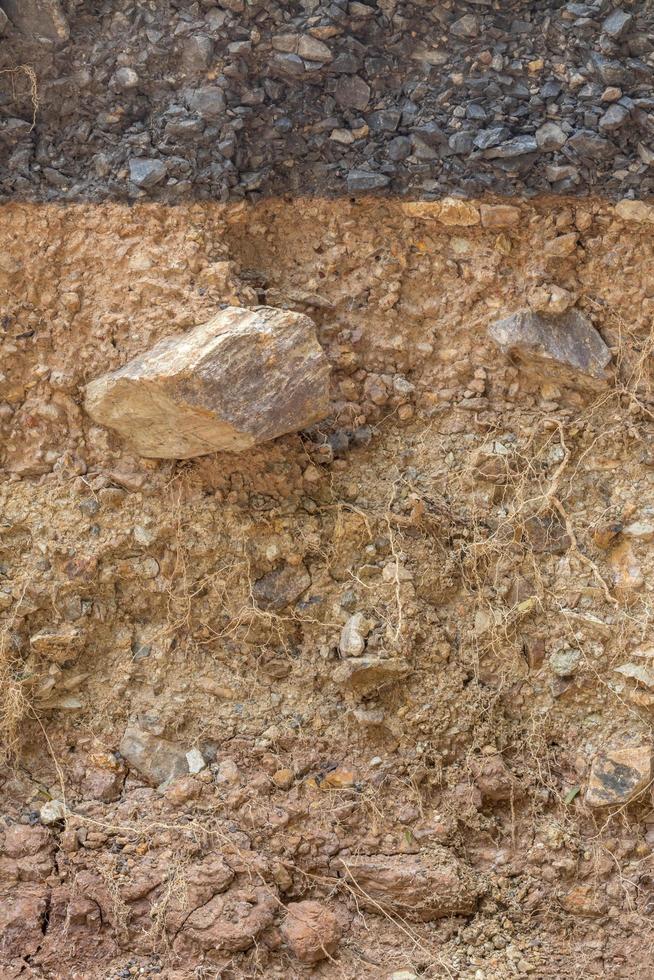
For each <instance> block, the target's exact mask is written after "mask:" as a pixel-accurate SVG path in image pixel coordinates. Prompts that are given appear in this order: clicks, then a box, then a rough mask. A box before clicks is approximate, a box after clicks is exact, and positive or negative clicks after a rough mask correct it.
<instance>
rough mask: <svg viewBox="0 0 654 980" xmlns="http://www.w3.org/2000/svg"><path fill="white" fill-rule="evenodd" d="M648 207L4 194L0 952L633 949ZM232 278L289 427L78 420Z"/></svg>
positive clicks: (642, 902) (616, 957) (0, 243)
mask: <svg viewBox="0 0 654 980" xmlns="http://www.w3.org/2000/svg"><path fill="white" fill-rule="evenodd" d="M356 6H357V5H356V4H350V7H356ZM147 9H148V10H149V8H147ZM212 9H213V10H216V9H218V8H212ZM476 16H478V17H480V18H484V17H486V16H490V13H489V10H487V9H486V8H485V7H483V6H481V7H478V8H476ZM519 36H521V37H522V36H523V35H519ZM151 43H154V42H151ZM651 221H652V208H651V207H650V206H648V205H645V204H643V203H639V202H626V203H625V202H623V203H622V204H620V205H618V206H617V207H615V208H614V207H613V206H610V205H608V204H606V203H603V202H600V201H597V200H594V199H589V200H587V201H584V202H580V201H578V200H577V201H575V200H574V199H561V198H559V199H551V198H550V199H542V200H541V199H538V200H535V201H532V202H531V203H527V202H525V201H521V200H517V199H515V200H513V201H512V202H511V204H507V203H506V202H504V203H501V202H500V201H498V200H490V199H488V200H485V201H483V202H479V201H465V202H464V201H460V200H452V199H447V198H446V199H443V200H441V201H439V202H435V203H429V202H425V201H415V202H406V203H401V202H398V201H378V200H377V201H375V200H369V199H367V200H359V201H355V202H347V201H343V200H341V201H338V202H333V203H329V202H327V201H316V200H311V199H301V200H297V199H296V200H294V201H292V202H288V201H283V200H272V199H271V200H269V201H267V202H263V203H261V204H259V205H258V206H252V205H246V204H236V205H230V206H228V207H223V206H220V205H217V204H214V205H203V206H200V205H198V204H195V205H193V204H186V205H180V206H179V207H176V208H166V207H164V206H161V205H157V204H143V205H136V206H135V207H132V208H127V207H124V206H121V205H119V204H116V203H113V204H110V203H107V204H104V205H96V206H85V205H76V206H69V207H66V208H64V207H61V206H60V205H46V206H36V205H32V204H26V203H23V204H19V203H15V204H12V205H6V206H5V207H4V209H3V213H2V222H1V225H0V235H1V238H0V291H1V296H2V303H3V308H4V310H3V319H2V322H1V325H2V331H1V332H0V355H1V370H2V374H1V375H0V446H1V453H2V456H1V464H2V483H1V484H0V609H1V610H2V612H1V614H0V615H1V621H0V675H1V676H0V692H1V695H0V696H1V698H2V704H1V710H2V725H3V730H2V746H3V750H4V752H5V755H6V764H5V766H4V768H3V769H2V775H1V777H0V855H1V856H0V893H1V894H0V936H1V939H0V950H1V952H0V961H1V962H2V976H3V977H7V978H11V977H21V978H28V977H34V978H37V977H38V978H49V980H58V978H60V977H63V976H66V977H73V978H80V980H81V978H85V980H86V978H91V980H100V978H102V980H107V978H111V980H117V978H127V977H130V976H146V977H148V976H153V977H154V976H159V977H163V978H167V980H190V978H199V977H211V978H214V977H216V978H217V977H221V978H224V980H236V978H246V977H247V978H254V977H259V976H261V977H305V976H306V977H309V976H311V977H324V978H362V977H370V978H383V980H388V978H390V977H394V978H395V980H415V978H419V980H432V978H441V977H456V978H462V980H506V978H507V977H514V976H515V977H534V978H551V977H555V976H560V977H579V976H598V977H611V978H618V977H619V978H636V977H639V978H642V977H643V976H647V975H648V971H649V970H650V969H651V962H652V946H653V943H652V930H651V913H652V909H653V908H654V904H653V903H654V875H653V869H652V861H653V855H654V810H653V809H652V799H651V776H652V770H651V765H652V748H653V740H652V717H653V716H652V712H653V710H654V663H653V661H654V647H653V646H652V640H651V634H650V629H651V624H652V614H653V605H652V599H650V595H652V589H653V588H654V584H653V583H654V579H653V577H652V575H653V572H654V562H653V559H652V550H651V549H652V542H653V541H654V456H653V455H652V449H651V432H652V411H653V404H654V402H653V399H652V390H651V345H652V341H651V323H652V316H653V314H654V285H653V284H652V281H651V274H650V272H649V270H650V269H651V268H652V261H653V252H654V247H653V245H652V238H651ZM225 306H229V307H232V308H234V307H236V308H237V307H239V306H240V307H261V306H267V307H273V308H275V309H277V310H286V311H291V312H293V313H297V314H302V315H303V316H304V317H308V318H310V320H311V321H312V322H313V323H314V324H315V330H316V335H317V337H318V340H319V342H320V345H321V347H322V349H323V350H324V352H325V355H326V358H327V359H328V361H329V365H330V367H331V380H330V392H329V406H328V408H327V409H326V411H327V412H328V414H327V415H326V416H325V418H324V419H323V420H322V421H320V422H318V423H316V424H314V425H313V426H312V427H310V428H309V429H304V430H302V431H301V432H298V433H292V434H289V435H285V436H283V437H281V438H279V439H275V440H272V441H266V442H262V443H261V444H260V445H256V446H253V447H251V448H249V449H248V450H247V452H244V453H240V454H239V453H220V454H213V455H206V456H202V457H200V458H197V459H193V460H187V461H185V462H175V461H174V460H157V459H143V458H141V457H139V456H137V455H136V454H135V453H134V452H132V451H131V450H130V449H129V447H128V446H127V445H126V444H125V443H124V442H123V441H122V438H121V437H120V435H118V434H116V433H115V432H114V431H113V430H110V429H107V428H105V427H104V426H103V425H101V424H100V423H99V422H98V421H97V420H93V419H91V418H90V417H89V415H88V414H87V413H86V412H85V410H84V399H85V392H86V391H87V387H86V386H87V385H88V384H89V382H92V381H95V380H96V379H98V378H100V377H102V376H104V375H105V374H106V373H107V372H110V371H114V370H116V369H118V368H120V367H122V366H123V365H125V364H126V363H127V362H128V361H130V360H131V359H132V358H134V357H136V356H137V355H141V356H143V357H145V358H146V359H147V356H148V352H149V351H151V350H152V348H153V347H154V346H155V345H156V344H157V343H158V342H159V341H162V340H164V339H165V338H171V337H175V338H179V337H181V336H183V335H186V336H191V331H192V328H193V327H195V326H196V325H197V324H202V323H206V322H207V321H210V320H211V318H212V317H214V316H215V315H216V313H217V312H218V311H219V310H220V309H221V308H223V307H225ZM289 319H292V318H289ZM143 383H144V385H145V384H146V383H149V382H148V379H146V378H144V381H143Z"/></svg>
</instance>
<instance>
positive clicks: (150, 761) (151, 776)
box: [119, 725, 189, 786]
mask: <svg viewBox="0 0 654 980" xmlns="http://www.w3.org/2000/svg"><path fill="white" fill-rule="evenodd" d="M119 748H120V754H121V755H122V756H123V758H124V759H125V760H126V761H127V763H128V764H129V765H130V766H131V767H132V769H136V771H137V772H138V773H139V775H140V776H142V777H143V779H145V781H146V782H148V783H151V784H152V785H153V786H159V785H160V784H161V783H166V782H168V780H169V779H173V778H174V777H175V776H182V775H184V774H188V771H189V768H188V761H187V758H186V752H185V751H184V749H183V748H182V747H181V746H180V745H177V744H176V743H175V742H170V741H168V739H166V738H160V737H159V736H157V735H152V734H151V733H150V732H145V731H143V730H142V729H141V728H138V727H137V726H136V725H128V726H127V728H126V729H125V734H124V735H123V737H122V740H121V743H120V746H119Z"/></svg>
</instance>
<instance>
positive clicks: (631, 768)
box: [585, 742, 652, 807]
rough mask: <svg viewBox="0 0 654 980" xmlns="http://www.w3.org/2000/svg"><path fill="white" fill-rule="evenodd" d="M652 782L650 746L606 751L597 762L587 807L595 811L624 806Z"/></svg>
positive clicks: (641, 745) (642, 745)
mask: <svg viewBox="0 0 654 980" xmlns="http://www.w3.org/2000/svg"><path fill="white" fill-rule="evenodd" d="M651 781H652V745H651V744H650V743H649V742H646V743H643V744H637V745H629V746H626V747H624V748H619V749H608V750H605V751H603V752H600V753H598V755H597V756H596V757H595V759H594V760H593V764H592V766H591V770H590V776H589V779H588V788H587V790H586V797H585V799H586V803H587V804H588V806H591V807H603V806H616V805H624V804H625V803H629V802H631V800H633V799H635V798H636V797H637V796H639V795H640V794H641V793H642V792H643V791H644V790H645V789H647V788H648V787H649V786H650V784H651Z"/></svg>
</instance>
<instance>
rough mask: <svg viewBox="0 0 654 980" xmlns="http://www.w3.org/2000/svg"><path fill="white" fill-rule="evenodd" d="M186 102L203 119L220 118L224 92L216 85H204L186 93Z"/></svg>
mask: <svg viewBox="0 0 654 980" xmlns="http://www.w3.org/2000/svg"><path fill="white" fill-rule="evenodd" d="M186 104H187V105H188V107H189V109H190V110H191V112H197V114H198V115H199V116H202V118H203V119H211V120H214V119H220V117H221V116H222V114H223V112H224V111H225V106H226V102H225V93H224V92H223V90H222V89H221V88H218V86H217V85H204V86H203V87H202V88H197V89H193V90H192V91H190V92H188V93H187V96H186Z"/></svg>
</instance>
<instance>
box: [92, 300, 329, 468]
mask: <svg viewBox="0 0 654 980" xmlns="http://www.w3.org/2000/svg"><path fill="white" fill-rule="evenodd" d="M329 373H330V366H329V362H328V361H327V358H326V357H325V355H324V352H323V350H322V348H321V347H320V344H319V343H318V340H317V338H316V332H315V326H314V324H313V322H312V321H311V320H310V319H309V318H308V317H306V316H304V315H302V314H300V313H293V312H290V311H286V310H275V309H272V308H270V307H266V306H260V307H255V308H254V309H242V308H240V307H228V308H227V309H225V310H223V311H222V312H221V313H219V314H218V315H217V316H215V317H214V318H213V320H210V321H209V322H208V323H203V324H200V325H199V326H197V327H195V328H194V329H192V330H190V331H189V332H188V333H186V334H183V335H182V336H180V337H174V338H171V339H167V340H163V341H161V342H160V343H159V344H157V345H156V346H155V347H153V348H152V350H150V351H146V352H145V353H144V354H141V355H139V356H138V357H136V358H134V359H133V360H132V361H130V362H129V363H128V364H126V365H125V366H124V367H122V368H120V369H119V370H118V371H113V372H111V373H110V374H106V375H104V376H103V377H101V378H98V379H97V380H96V381H92V382H91V383H90V384H89V385H88V386H87V389H86V410H87V411H88V413H89V414H90V415H91V416H92V418H93V419H95V421H96V422H99V423H100V424H102V425H106V426H107V427H108V428H111V429H115V430H116V431H117V432H119V433H120V435H121V436H123V437H124V438H125V439H127V440H128V442H129V443H130V444H131V445H132V446H133V448H134V449H135V450H136V452H138V453H140V455H141V456H146V457H149V458H151V459H188V458H190V457H192V456H202V455H204V454H206V453H212V452H218V451H225V450H227V451H231V452H241V451H243V450H245V449H249V448H250V447H251V446H254V445H255V444H257V443H259V442H265V441H266V440H268V439H274V438H276V437H277V436H280V435H284V434H285V433H287V432H295V431H297V430H298V429H302V428H304V427H306V426H308V425H311V424H312V423H314V422H317V421H318V420H319V419H322V418H324V417H325V415H326V414H327V411H328V405H329Z"/></svg>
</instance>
